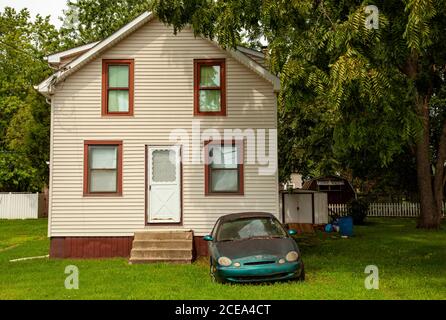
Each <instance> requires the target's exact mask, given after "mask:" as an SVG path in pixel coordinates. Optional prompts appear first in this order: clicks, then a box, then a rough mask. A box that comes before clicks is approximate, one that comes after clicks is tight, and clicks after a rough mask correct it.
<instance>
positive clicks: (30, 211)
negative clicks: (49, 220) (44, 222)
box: [0, 192, 39, 220]
mask: <svg viewBox="0 0 446 320" xmlns="http://www.w3.org/2000/svg"><path fill="white" fill-rule="evenodd" d="M38 217H39V193H13V192H10V193H0V219H8V220H13V219H37V218H38Z"/></svg>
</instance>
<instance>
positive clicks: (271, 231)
mask: <svg viewBox="0 0 446 320" xmlns="http://www.w3.org/2000/svg"><path fill="white" fill-rule="evenodd" d="M283 237H286V232H285V230H284V229H283V227H282V226H281V225H280V223H279V222H278V221H277V220H276V219H272V218H268V217H265V218H244V219H239V220H233V221H227V222H224V223H223V224H221V225H220V227H219V230H218V234H217V241H234V240H246V239H253V238H283Z"/></svg>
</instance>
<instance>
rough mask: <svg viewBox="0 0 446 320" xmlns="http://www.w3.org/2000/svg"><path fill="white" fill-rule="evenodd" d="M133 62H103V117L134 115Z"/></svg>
mask: <svg viewBox="0 0 446 320" xmlns="http://www.w3.org/2000/svg"><path fill="white" fill-rule="evenodd" d="M133 65H134V64H133V60H104V61H103V72H102V74H103V79H102V81H103V91H104V92H103V110H102V113H103V115H132V114H133V82H134V79H133V78H134V67H133Z"/></svg>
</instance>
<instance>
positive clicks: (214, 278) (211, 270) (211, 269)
mask: <svg viewBox="0 0 446 320" xmlns="http://www.w3.org/2000/svg"><path fill="white" fill-rule="evenodd" d="M209 274H210V276H211V280H212V282H213V283H224V281H223V280H222V279H221V278H220V277H219V276H217V275H216V274H215V272H214V264H213V262H212V259H211V261H210V267H209Z"/></svg>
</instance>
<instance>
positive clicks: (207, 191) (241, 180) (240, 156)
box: [204, 140, 245, 196]
mask: <svg viewBox="0 0 446 320" xmlns="http://www.w3.org/2000/svg"><path fill="white" fill-rule="evenodd" d="M212 145H222V146H225V145H226V146H228V145H232V146H236V147H237V148H238V153H237V155H238V168H237V169H238V188H239V189H238V191H236V192H230V191H221V192H215V191H212V190H211V185H212V181H211V179H212V170H213V169H212V167H211V165H210V163H209V147H210V146H212ZM204 152H205V165H204V172H205V173H204V175H205V195H206V196H219V195H220V196H225V195H226V196H231V195H232V196H233V195H239V196H243V195H244V194H245V184H244V181H245V178H244V141H243V140H212V141H206V142H205V144H204ZM218 170H225V169H218ZM227 170H234V169H227Z"/></svg>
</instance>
